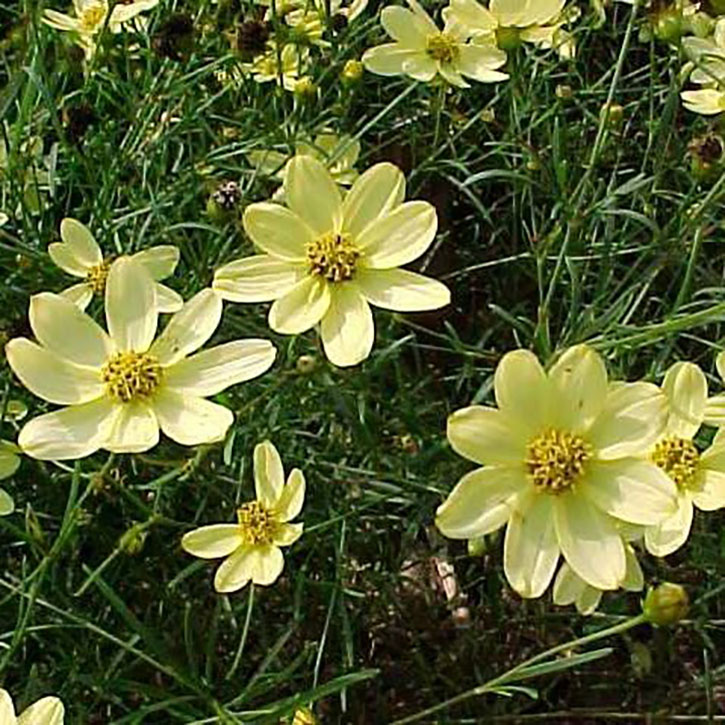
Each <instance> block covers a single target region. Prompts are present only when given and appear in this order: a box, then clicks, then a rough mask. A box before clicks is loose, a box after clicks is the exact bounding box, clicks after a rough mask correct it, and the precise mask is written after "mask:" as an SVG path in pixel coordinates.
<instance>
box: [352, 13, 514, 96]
mask: <svg viewBox="0 0 725 725" xmlns="http://www.w3.org/2000/svg"><path fill="white" fill-rule="evenodd" d="M408 4H409V5H410V7H411V10H408V9H406V8H401V7H398V6H389V7H386V8H384V9H383V11H382V13H381V15H380V22H381V23H382V25H383V28H385V31H386V32H387V33H388V35H390V37H391V38H393V40H394V41H395V42H394V43H386V44H385V45H378V46H376V47H375V48H370V49H368V50H366V51H365V53H364V54H363V57H362V62H363V65H364V66H365V68H367V69H368V70H369V71H371V72H372V73H377V74H378V75H383V76H394V75H408V76H410V77H411V78H414V79H415V80H418V81H426V82H427V81H431V80H433V78H435V77H436V76H437V75H441V76H442V77H443V78H444V79H445V80H446V81H448V83H450V84H451V85H454V86H458V87H459V88H467V87H468V83H467V82H466V81H465V79H464V77H463V76H466V78H472V79H473V80H475V81H479V82H480V83H498V82H499V81H505V80H506V79H507V78H508V75H507V74H506V73H502V72H501V71H499V70H497V69H498V68H500V67H501V66H503V65H504V64H505V63H506V53H505V52H504V51H502V50H499V49H498V48H497V47H496V45H495V43H494V42H493V39H492V38H491V37H489V36H485V35H475V37H474V32H473V31H472V30H471V29H470V28H469V27H467V26H465V25H463V24H461V23H460V22H459V21H458V19H457V18H456V17H455V16H454V15H453V14H452V13H451V10H450V8H446V9H445V10H444V11H443V17H444V20H445V26H444V28H443V30H442V31H441V30H439V28H438V26H437V25H436V24H435V23H434V22H433V20H432V19H431V17H430V15H428V13H427V12H426V11H425V10H424V9H423V8H422V7H421V6H420V4H419V3H418V2H417V0H408Z"/></svg>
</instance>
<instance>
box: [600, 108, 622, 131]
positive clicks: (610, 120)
mask: <svg viewBox="0 0 725 725" xmlns="http://www.w3.org/2000/svg"><path fill="white" fill-rule="evenodd" d="M599 113H600V114H601V116H602V118H604V120H605V123H606V124H607V127H608V128H610V129H613V130H616V129H618V128H619V127H620V126H621V125H622V121H623V120H624V108H622V106H620V105H619V104H618V103H611V104H607V103H605V104H604V105H603V106H602V109H601V111H600V112H599Z"/></svg>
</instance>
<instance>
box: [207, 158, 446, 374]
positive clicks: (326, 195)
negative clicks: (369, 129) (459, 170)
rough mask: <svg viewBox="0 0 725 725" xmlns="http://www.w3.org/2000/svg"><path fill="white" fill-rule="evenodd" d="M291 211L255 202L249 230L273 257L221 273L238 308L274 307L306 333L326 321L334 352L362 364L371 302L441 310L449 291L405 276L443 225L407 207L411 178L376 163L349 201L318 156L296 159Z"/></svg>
mask: <svg viewBox="0 0 725 725" xmlns="http://www.w3.org/2000/svg"><path fill="white" fill-rule="evenodd" d="M284 187H285V199H286V203H287V206H286V207H285V206H281V205H280V204H274V203H269V202H266V203H261V204H251V205H250V206H248V207H247V209H246V210H245V212H244V218H243V222H244V229H245V231H246V232H247V234H248V235H249V236H250V237H251V239H252V241H253V242H254V243H255V244H256V245H257V246H258V247H259V248H260V249H261V250H262V251H263V252H264V254H259V255H256V256H252V257H247V258H245V259H239V260H237V261H234V262H231V263H229V264H227V265H225V266H224V267H222V268H221V269H218V270H217V272H216V275H215V276H214V283H213V287H214V289H215V290H216V291H217V292H218V293H219V294H220V295H221V296H222V297H224V298H225V299H227V300H230V301H232V302H268V301H271V300H274V304H273V305H272V307H271V309H270V311H269V325H270V327H271V328H272V329H273V330H275V331H276V332H279V333H282V334H285V335H297V334H300V333H303V332H306V331H307V330H309V329H310V328H312V327H314V326H315V325H317V324H318V323H320V332H321V335H322V343H323V345H324V348H325V353H326V355H327V357H328V358H329V359H330V361H331V362H332V363H333V364H335V365H339V366H348V365H357V364H358V363H359V362H361V361H362V360H364V359H365V358H366V357H367V356H368V355H369V354H370V351H371V349H372V346H373V342H374V339H375V329H374V326H373V316H372V312H371V311H370V304H373V305H376V306H378V307H383V308H384V309H388V310H397V311H398V312H414V311H420V310H435V309H438V308H439V307H444V306H445V305H447V304H448V303H449V301H450V292H449V291H448V288H447V287H446V286H445V285H443V284H441V283H440V282H437V281H435V280H432V279H429V278H427V277H424V276H422V275H420V274H415V273H414V272H408V271H407V270H403V269H398V267H400V266H402V265H404V264H408V263H409V262H412V261H413V260H414V259H417V258H418V257H420V255H421V254H423V253H424V252H425V251H426V249H428V247H429V246H430V244H431V243H432V242H433V239H434V237H435V234H436V230H437V227H438V220H437V217H436V212H435V208H434V207H433V206H432V205H431V204H429V203H428V202H425V201H410V202H406V203H403V199H404V198H405V178H404V177H403V174H402V172H401V171H400V169H398V168H397V167H396V166H393V165H392V164H388V163H382V164H377V165H375V166H373V167H372V168H370V169H368V170H367V171H366V172H365V173H364V174H362V176H360V178H359V179H358V180H357V181H356V182H355V183H354V184H353V186H352V188H351V189H350V191H349V192H348V194H347V195H346V196H345V200H344V201H343V199H342V196H341V194H340V190H339V187H338V186H337V184H336V183H335V180H334V179H333V178H332V176H331V175H330V172H329V171H328V170H327V169H326V168H325V166H324V165H323V164H322V163H320V162H319V161H318V160H317V159H314V158H312V157H311V156H295V157H294V158H293V159H292V160H291V161H290V162H289V164H288V165H287V173H286V174H285V181H284Z"/></svg>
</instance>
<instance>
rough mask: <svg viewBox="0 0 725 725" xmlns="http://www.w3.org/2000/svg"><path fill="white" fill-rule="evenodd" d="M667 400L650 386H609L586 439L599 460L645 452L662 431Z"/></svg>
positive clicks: (644, 384)
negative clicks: (602, 405) (602, 404)
mask: <svg viewBox="0 0 725 725" xmlns="http://www.w3.org/2000/svg"><path fill="white" fill-rule="evenodd" d="M667 411H668V406H667V397H666V396H665V395H664V393H663V392H662V391H661V390H660V389H659V388H658V387H657V386H656V385H653V384H652V383H617V384H612V385H611V386H610V388H609V392H608V393H607V397H606V399H605V403H604V407H603V408H602V410H601V412H600V413H599V415H597V417H596V419H595V420H594V421H593V423H592V425H591V428H590V429H589V432H588V433H587V436H586V437H587V440H588V441H589V442H590V443H591V444H592V445H593V446H594V449H595V451H596V455H597V457H598V458H600V459H603V460H605V459H613V458H621V457H623V456H633V455H639V454H641V453H644V452H646V451H647V450H648V449H649V448H650V446H651V445H652V444H653V443H654V442H655V441H656V440H657V438H658V437H659V436H660V435H661V434H662V432H663V431H664V427H665V423H666V422H667Z"/></svg>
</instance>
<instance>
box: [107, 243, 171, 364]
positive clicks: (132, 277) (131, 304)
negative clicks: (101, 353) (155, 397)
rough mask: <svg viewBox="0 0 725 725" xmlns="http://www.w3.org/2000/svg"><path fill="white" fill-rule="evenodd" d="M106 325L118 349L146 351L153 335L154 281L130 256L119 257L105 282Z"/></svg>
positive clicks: (154, 321)
mask: <svg viewBox="0 0 725 725" xmlns="http://www.w3.org/2000/svg"><path fill="white" fill-rule="evenodd" d="M106 324H107V326H108V332H109V334H110V335H111V337H112V338H113V341H114V342H115V343H116V346H117V347H118V349H119V350H121V351H127V350H133V351H135V352H146V351H147V350H148V349H149V345H151V342H152V341H153V339H154V335H155V334H156V325H157V324H158V309H157V305H156V290H155V289H154V281H153V280H152V279H151V275H150V274H149V273H148V271H147V270H146V269H145V268H144V267H142V266H141V265H140V264H139V263H138V262H135V261H134V260H133V259H132V258H131V257H119V258H118V259H117V260H116V261H115V262H114V263H113V264H112V265H111V269H110V270H109V272H108V279H107V281H106Z"/></svg>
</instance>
